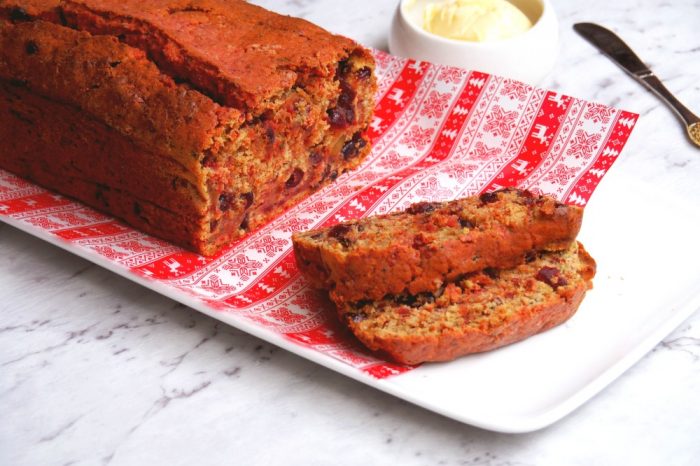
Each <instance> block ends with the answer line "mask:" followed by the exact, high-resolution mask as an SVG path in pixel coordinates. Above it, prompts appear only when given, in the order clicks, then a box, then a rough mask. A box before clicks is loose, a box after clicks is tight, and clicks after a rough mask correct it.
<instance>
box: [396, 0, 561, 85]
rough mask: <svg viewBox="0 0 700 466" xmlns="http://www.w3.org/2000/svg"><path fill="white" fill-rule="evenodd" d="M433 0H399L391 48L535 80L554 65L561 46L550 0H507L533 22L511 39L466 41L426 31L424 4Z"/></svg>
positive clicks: (403, 54) (440, 61) (412, 55)
mask: <svg viewBox="0 0 700 466" xmlns="http://www.w3.org/2000/svg"><path fill="white" fill-rule="evenodd" d="M434 1H436V0H401V1H400V2H399V5H398V7H397V8H396V13H395V14H394V19H393V21H392V24H391V31H390V33H389V51H390V52H391V53H392V54H394V55H398V56H400V57H409V58H415V59H416V60H423V61H430V62H432V63H438V64H443V65H453V66H459V67H461V68H466V69H470V70H477V71H483V72H486V73H490V74H497V75H500V76H504V77H508V78H514V79H517V80H520V81H524V82H526V83H528V84H533V85H537V84H539V83H540V81H542V79H543V78H544V77H545V76H547V74H548V73H549V72H550V71H551V70H552V68H553V66H554V62H555V61H556V57H557V52H558V48H559V25H558V22H557V18H556V15H555V14H554V10H553V9H552V5H551V4H550V1H549V0H509V1H510V2H511V3H512V4H514V5H515V6H517V7H518V8H519V9H520V10H521V11H522V12H523V13H525V15H526V16H527V17H528V18H530V20H531V21H532V23H533V26H532V28H530V29H529V30H528V31H526V32H524V33H522V34H519V35H517V36H515V37H512V38H510V39H504V40H499V41H491V42H467V41H461V40H455V39H446V38H444V37H440V36H438V35H435V34H432V33H429V32H427V31H425V30H424V29H423V28H422V27H421V24H422V22H423V7H424V5H425V4H426V3H430V2H434Z"/></svg>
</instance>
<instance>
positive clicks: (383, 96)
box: [0, 52, 637, 378]
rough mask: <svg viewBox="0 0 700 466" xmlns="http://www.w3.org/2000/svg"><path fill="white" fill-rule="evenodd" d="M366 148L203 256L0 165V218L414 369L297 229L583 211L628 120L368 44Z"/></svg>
mask: <svg viewBox="0 0 700 466" xmlns="http://www.w3.org/2000/svg"><path fill="white" fill-rule="evenodd" d="M375 56H376V58H377V65H378V66H377V75H378V78H379V89H378V96H377V97H378V105H377V109H376V112H375V116H374V118H373V120H372V124H371V127H370V130H369V135H370V137H371V139H372V141H373V150H372V153H371V154H370V156H369V158H368V159H367V161H366V162H365V163H364V164H363V165H362V166H361V167H360V168H359V169H357V170H355V171H353V172H352V173H347V174H345V175H343V176H341V177H339V178H338V179H337V180H336V182H335V183H333V184H332V185H331V186H328V187H326V188H325V189H323V190H322V191H320V192H319V193H317V194H315V195H314V196H312V197H310V198H309V199H307V200H306V201H304V202H302V203H301V204H300V205H298V206H296V207H294V208H292V209H290V210H289V211H288V212H286V213H285V214H284V215H282V216H281V217H279V218H278V219H276V220H274V221H273V222H271V223H270V224H268V225H266V226H264V227H263V228H261V229H259V230H258V231H256V232H254V233H252V234H250V235H248V236H247V237H245V238H243V239H242V240H240V241H238V242H237V243H236V244H233V245H231V247H229V248H228V249H227V250H226V251H224V252H222V253H221V254H220V255H218V256H216V257H213V258H204V257H201V256H198V255H196V254H193V253H190V252H187V251H183V250H182V249H180V248H178V247H175V246H172V245H170V244H168V243H165V242H163V241H161V240H158V239H155V238H152V237H149V236H147V235H145V234H143V233H140V232H138V231H135V230H133V229H132V228H130V227H128V226H125V225H124V224H122V223H121V222H119V221H117V220H114V219H112V218H110V217H108V216H105V215H103V214H101V213H98V212H95V211H94V210H92V209H90V208H88V207H85V206H83V205H82V204H79V203H77V202H74V201H72V200H69V199H66V198H64V197H62V196H60V195H57V194H54V193H52V192H49V191H46V190H44V189H42V188H40V187H37V186H35V185H33V184H31V183H28V182H26V181H24V180H22V179H20V178H18V177H16V176H14V175H12V174H10V173H8V172H5V171H2V170H0V218H3V217H8V218H11V219H12V220H13V221H14V222H21V223H22V224H23V227H24V229H25V230H29V231H30V232H36V233H42V234H46V233H48V234H50V235H53V236H55V237H56V238H61V239H62V240H65V241H67V242H68V243H69V244H70V248H78V249H79V250H81V252H82V253H83V255H87V256H88V257H91V256H92V257H95V256H99V257H101V258H103V259H107V260H108V261H110V262H111V263H112V264H114V265H116V266H118V267H120V268H121V269H123V270H124V271H125V273H128V274H136V275H138V276H140V277H142V278H148V279H149V282H151V281H155V282H159V283H160V284H162V285H165V286H167V287H169V288H170V289H171V291H173V292H174V293H175V295H181V296H187V297H188V298H192V297H194V298H195V299H198V300H200V301H201V302H202V303H204V304H206V306H208V307H209V308H211V309H214V310H216V311H217V312H221V313H235V314H236V315H238V316H241V317H244V318H246V319H248V320H249V321H251V322H252V323H254V324H255V325H258V326H260V327H262V328H265V329H267V330H271V331H274V332H275V333H277V334H279V335H281V336H283V337H284V338H286V339H288V340H289V341H292V342H295V343H296V344H298V345H302V346H304V347H307V348H311V349H313V350H316V351H318V352H321V353H323V354H324V355H326V356H329V357H332V358H334V359H337V360H340V361H343V362H345V363H347V364H348V365H350V366H352V367H355V368H356V369H358V370H360V371H363V372H366V373H368V374H370V375H372V376H374V377H377V378H382V377H386V376H389V375H393V374H397V373H401V372H405V371H407V370H410V369H411V367H407V366H400V365H396V364H392V363H388V362H386V361H383V360H381V359H377V358H376V357H374V356H372V355H371V354H369V353H368V352H367V351H365V350H364V349H363V348H361V347H360V345H359V344H358V343H357V342H356V341H355V340H353V339H352V337H350V336H349V335H348V334H347V333H346V332H345V331H344V330H343V329H342V328H340V327H339V325H338V323H337V321H336V319H335V315H334V311H333V309H332V305H331V304H330V303H329V302H328V301H326V300H325V298H324V297H323V296H322V294H320V293H319V292H317V291H315V290H313V289H310V288H309V287H308V286H307V285H306V283H305V282H304V280H303V278H302V277H301V276H300V275H299V272H298V270H297V268H296V264H295V262H294V257H293V253H292V251H291V241H290V237H291V234H292V233H293V232H294V231H300V230H306V229H310V228H314V227H318V226H322V225H331V224H334V223H337V222H339V221H342V220H345V219H349V218H356V217H362V216H367V215H372V214H380V213H386V212H390V211H394V210H397V209H403V208H405V207H406V206H408V205H409V204H411V203H414V202H417V201H424V200H430V201H432V200H446V199H453V198H457V197H462V196H467V195H472V194H476V193H479V192H481V191H483V190H492V189H497V188H500V187H504V186H520V187H524V188H528V189H530V190H533V191H535V192H540V193H548V194H551V195H554V196H555V197H557V198H558V199H560V200H561V201H563V202H567V203H571V204H576V205H585V204H586V202H587V201H588V199H589V198H590V196H591V194H592V193H593V190H594V189H595V187H596V186H597V184H598V182H599V181H600V179H601V178H602V177H603V175H604V174H605V173H606V172H607V170H608V169H609V168H610V166H611V165H612V163H613V162H614V161H615V159H616V157H617V156H618V154H619V153H620V151H621V150H622V148H623V146H624V145H625V143H626V141H627V138H628V137H629V135H630V133H631V131H632V128H633V127H634V125H635V123H636V121H637V115H635V114H632V113H629V112H625V111H621V110H617V109H614V108H610V107H607V106H604V105H601V104H596V103H590V102H586V101H583V100H580V99H576V98H573V97H569V96H565V95H561V94H558V93H556V92H552V91H547V90H543V89H538V88H533V87H531V86H528V85H526V84H523V83H520V82H518V81H514V80H511V79H506V78H501V77H496V76H490V75H487V74H484V73H479V72H468V71H465V70H461V69H458V68H451V67H443V66H435V65H431V64H428V63H422V62H415V61H410V60H409V61H407V60H404V59H399V58H396V57H392V56H390V55H388V54H385V53H383V52H375Z"/></svg>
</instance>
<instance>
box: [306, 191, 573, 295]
mask: <svg viewBox="0 0 700 466" xmlns="http://www.w3.org/2000/svg"><path fill="white" fill-rule="evenodd" d="M582 212H583V210H582V209H581V208H579V207H576V206H570V205H564V204H561V203H559V202H557V201H556V200H554V199H553V198H550V197H545V196H535V195H534V194H532V193H530V192H528V191H523V190H519V189H515V188H508V189H504V190H500V191H496V192H490V193H485V194H482V195H480V196H473V197H469V198H464V199H459V200H455V201H449V202H442V203H425V202H424V203H418V204H414V205H412V206H411V207H409V208H408V209H406V210H405V211H402V212H398V213H392V214H388V215H379V216H374V217H368V218H363V219H359V220H353V221H347V222H344V223H341V224H338V225H335V226H332V227H328V228H324V229H319V230H311V231H306V232H302V233H298V234H295V235H294V236H293V238H292V239H293V244H294V251H295V254H296V259H297V263H298V265H299V268H300V269H301V271H302V272H303V273H304V275H305V276H306V277H307V279H308V280H309V281H310V282H311V283H312V284H313V285H314V286H315V287H317V288H323V289H327V290H329V292H330V296H331V298H332V299H333V301H334V302H336V303H338V304H342V303H345V302H349V303H352V302H355V301H359V300H372V301H374V300H379V299H382V298H383V297H384V296H386V295H402V294H409V295H415V294H417V293H422V292H430V293H433V292H436V291H437V290H438V289H440V288H442V287H443V286H444V284H445V283H446V282H450V281H454V280H456V279H457V278H458V277H460V276H462V275H463V274H466V273H470V272H474V271H478V270H482V269H484V268H487V267H491V268H506V267H512V266H515V265H516V264H518V263H521V262H523V260H524V259H525V258H526V257H528V255H530V254H532V252H533V251H538V250H561V249H565V248H567V247H568V246H569V245H570V244H571V242H572V241H573V240H574V239H575V238H576V235H577V234H578V231H579V229H580V227H581V220H582Z"/></svg>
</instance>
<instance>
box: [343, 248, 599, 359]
mask: <svg viewBox="0 0 700 466" xmlns="http://www.w3.org/2000/svg"><path fill="white" fill-rule="evenodd" d="M594 275H595V262H594V261H593V259H592V258H591V257H590V256H589V255H588V253H587V252H586V251H585V250H584V249H583V246H581V244H579V243H577V242H574V243H572V245H571V246H570V247H569V248H568V249H566V250H563V251H557V252H541V253H538V254H536V255H533V256H531V257H529V258H528V259H527V260H526V261H524V262H522V263H521V264H519V265H517V266H515V267H513V268H510V269H494V268H487V269H484V270H481V271H478V272H473V273H469V274H466V275H464V276H462V277H459V278H458V279H457V280H455V281H454V282H449V283H446V284H444V285H442V286H441V287H440V288H439V289H438V290H437V291H436V292H434V293H420V294H416V295H396V296H390V297H386V298H384V299H380V300H377V301H367V300H365V301H359V302H355V303H343V304H341V305H339V307H338V313H339V315H340V319H341V320H342V321H343V322H345V323H346V324H347V326H348V328H349V329H350V330H351V331H352V332H353V333H354V334H355V336H357V338H358V339H359V340H360V341H361V342H362V343H364V344H365V345H366V346H367V347H368V348H370V349H372V350H375V351H379V352H381V353H383V354H384V355H386V356H388V357H390V358H391V359H393V360H395V361H398V362H401V363H404V364H417V363H421V362H426V361H447V360H451V359H454V358H456V357H459V356H463V355H466V354H470V353H477V352H482V351H487V350H491V349H494V348H498V347H501V346H504V345H507V344H510V343H513V342H516V341H519V340H522V339H524V338H527V337H529V336H531V335H534V334H536V333H539V332H542V331H544V330H547V329H549V328H552V327H554V326H556V325H559V324H561V323H562V322H564V321H566V320H567V319H568V318H569V317H571V316H572V315H573V314H574V312H576V310H577V308H578V306H579V304H580V302H581V300H582V299H583V297H584V294H585V293H586V291H587V290H588V289H589V288H591V279H592V278H593V276H594Z"/></svg>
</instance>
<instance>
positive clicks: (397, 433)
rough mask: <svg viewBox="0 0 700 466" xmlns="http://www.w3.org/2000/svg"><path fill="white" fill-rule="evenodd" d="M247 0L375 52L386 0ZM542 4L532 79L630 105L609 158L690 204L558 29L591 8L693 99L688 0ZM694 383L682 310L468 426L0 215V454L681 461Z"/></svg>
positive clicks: (663, 129)
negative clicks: (625, 127) (624, 355)
mask: <svg viewBox="0 0 700 466" xmlns="http://www.w3.org/2000/svg"><path fill="white" fill-rule="evenodd" d="M259 3H261V4H263V5H264V6H266V7H268V8H271V9H274V10H277V11H280V12H284V13H288V14H293V15H296V16H303V17H305V18H307V19H309V20H311V21H314V22H316V23H319V24H321V25H323V26H325V27H326V28H328V29H330V30H332V31H335V32H338V33H342V34H345V35H348V36H351V37H353V38H355V39H357V40H359V41H361V42H363V43H365V44H367V45H371V46H374V47H378V48H385V47H386V40H387V39H386V35H387V31H388V25H389V21H390V17H391V14H392V10H393V8H394V5H395V3H396V2H395V1H394V0H385V1H378V0H342V1H339V0H336V1H330V0H325V1H322V0H288V1H286V2H282V1H274V0H267V1H262V2H259ZM554 4H555V9H556V11H557V13H558V16H559V20H560V23H561V24H560V27H561V50H560V56H559V60H558V63H557V66H556V69H555V70H554V72H553V73H552V75H551V77H550V78H548V79H547V81H545V82H544V83H543V85H544V86H546V87H550V88H554V89H557V90H559V91H561V92H565V93H567V94H570V95H575V96H578V97H582V98H586V99H590V100H597V101H600V102H603V103H606V104H612V105H616V106H619V107H622V108H625V109H627V110H631V111H635V112H638V113H640V114H641V115H642V118H641V119H640V122H639V123H638V126H637V129H636V130H635V133H634V134H633V137H632V139H631V140H630V142H629V144H628V145H627V148H626V149H625V151H624V152H623V154H622V155H621V156H620V159H619V160H618V162H617V164H616V166H615V167H614V170H618V171H623V170H624V171H627V172H629V173H632V174H634V175H635V176H636V177H637V178H638V179H640V180H644V181H645V182H648V183H649V189H650V190H670V191H673V192H676V193H682V194H683V195H684V196H685V197H686V198H687V199H689V200H690V201H691V202H692V203H693V205H696V206H699V207H698V209H700V182H698V180H700V149H695V148H692V147H691V146H690V144H689V143H688V142H687V141H686V140H685V137H684V134H683V132H682V129H681V127H680V126H679V125H678V123H677V122H676V120H675V119H674V117H673V116H672V115H671V113H670V112H669V111H668V110H667V109H666V108H664V107H662V106H661V105H660V104H659V103H658V102H657V101H656V100H655V99H654V98H653V97H652V96H651V95H650V94H649V93H647V92H646V91H644V90H643V89H642V88H641V87H639V86H638V85H637V84H636V83H634V82H632V81H631V80H630V79H629V78H627V77H626V76H625V75H623V73H622V72H621V71H620V70H618V69H617V68H616V67H615V66H614V65H612V64H611V63H610V62H609V61H607V60H606V59H605V58H603V57H602V56H601V55H600V54H599V53H598V52H596V51H595V50H593V48H592V47H591V46H590V45H588V44H587V43H585V42H584V41H583V40H582V39H580V38H579V37H578V36H576V35H575V33H574V32H573V31H572V30H571V25H572V24H573V23H575V22H578V21H594V22H599V23H601V24H605V25H607V26H609V27H611V28H612V29H614V30H616V31H618V32H619V33H621V34H622V35H623V36H624V38H625V39H626V40H627V42H628V43H629V44H630V45H632V46H633V47H634V48H635V49H636V50H637V51H638V53H639V54H640V55H641V56H642V58H643V59H645V60H646V61H647V63H649V64H650V65H652V67H653V68H654V69H655V71H656V72H657V74H658V75H659V76H660V77H661V78H662V79H663V80H664V81H665V83H666V84H667V85H668V87H669V88H670V89H671V90H672V91H673V92H675V93H676V95H677V96H678V97H679V98H680V99H681V100H682V101H684V102H686V104H687V105H688V106H689V107H691V108H694V109H695V110H696V111H697V112H700V79H699V78H700V35H699V34H698V31H697V27H698V19H700V2H697V1H687V0H686V1H677V0H674V1H673V2H669V1H664V0H658V1H644V2H640V1H637V0H619V1H617V2H609V1H605V0H592V1H587V2H570V1H565V0H558V1H555V2H554ZM640 5H643V6H640ZM623 214H624V213H622V212H621V215H623ZM653 221H654V219H653V218H649V222H653ZM699 227H700V226H699ZM672 229H673V225H669V231H672ZM663 241H666V239H664V238H660V241H659V244H660V245H662V244H663ZM689 247H695V248H697V247H698V245H697V244H694V245H689ZM644 253H654V251H653V249H652V248H651V247H650V250H649V251H644ZM699 268H700V267H699ZM650 273H658V274H659V284H660V285H659V286H661V287H662V286H663V282H664V280H673V270H665V271H650ZM698 279H699V280H700V272H698ZM592 343H594V342H592ZM698 393H700V313H695V315H694V316H692V317H691V318H689V319H688V320H687V321H686V322H684V323H683V324H682V325H681V326H680V327H679V328H678V329H677V330H676V331H674V332H673V333H672V334H671V335H669V336H668V337H667V338H665V339H664V340H663V342H661V343H660V344H659V345H658V346H657V347H656V348H655V349H654V350H653V351H652V352H651V353H649V354H648V355H647V356H646V357H644V358H643V359H642V360H641V361H640V362H639V363H637V364H636V365H635V366H634V367H633V368H632V369H631V370H629V371H628V372H626V373H625V374H624V375H623V376H622V377H620V378H619V379H618V380H617V381H615V382H614V383H613V384H612V385H610V386H608V387H607V388H606V389H605V390H604V391H603V392H601V393H600V394H599V395H597V396H596V397H594V398H593V399H592V400H591V401H589V402H588V403H586V404H585V405H584V406H583V407H581V408H580V409H578V410H577V411H575V412H574V413H573V414H571V415H569V416H567V417H566V418H565V419H563V420H561V421H559V422H558V423H556V424H554V425H552V426H550V427H548V428H545V429H543V430H540V431H537V432H533V433H529V434H520V435H506V434H497V433H492V432H487V431H483V430H479V429H476V428H473V427H469V426H466V425H463V424H460V423H458V422H455V421H452V420H449V419H446V418H444V417H441V416H439V415H437V414H434V413H431V412H429V411H426V410H424V409H421V408H418V407H415V406H413V405H410V404H408V403H406V402H404V401H401V400H398V399H396V398H393V397H391V396H389V395H386V394H383V393H381V392H378V391H376V390H374V389H371V388H368V387H366V386H364V385H362V384H359V383H357V382H354V381H352V380H350V379H347V378H345V377H343V376H341V375H338V374H336V373H334V372H331V371H329V370H327V369H325V368H322V367H320V366H317V365H315V364H313V363H311V362H308V361H306V360H303V359H301V358H299V357H297V356H294V355H291V354H289V353H286V352H285V351H282V350H278V349H276V348H274V347H272V346H270V345H269V344H266V343H264V342H262V341H260V340H257V339H256V338H253V337H251V336H248V335H246V334H244V333H242V332H240V331H237V330H235V329H232V328H230V327H227V326H225V325H223V324H221V323H218V322H217V321H215V320H213V319H210V318H208V317H205V316H203V315H200V314H199V313H197V312H195V311H193V310H191V309H188V308H186V307H184V306H182V305H179V304H177V303H175V302H173V301H171V300H169V299H166V298H164V297H161V296H159V295H158V294H156V293H154V292H151V291H148V290H146V289H144V288H141V287H139V286H137V285H135V284H133V283H131V282H129V281H127V280H125V279H123V278H120V277H118V276H116V275H114V274H112V273H110V272H107V271H105V270H103V269H100V268H99V267H97V266H95V265H92V264H91V263H89V262H86V261H84V260H82V259H80V258H77V257H75V256H72V255H71V254H68V253H66V252H63V251H62V250H60V249H58V248H56V247H53V246H50V245H48V244H45V243H43V242H42V241H40V240H38V239H35V238H33V237H30V236H28V235H26V234H24V233H21V232H19V231H17V230H15V229H13V228H11V227H9V226H7V225H4V224H0V464H3V465H35V464H36V465H49V464H50V465H54V464H55V465H68V464H71V465H88V464H90V465H91V464H111V465H141V464H164V465H185V464H187V465H189V464H241V465H248V464H292V465H297V464H298V465H314V464H319V465H325V464H388V463H400V464H404V465H453V464H454V465H456V464H475V465H562V464H574V465H576V464H580V465H590V464H616V465H617V464H635V465H641V464H644V465H647V464H648V465H656V464H669V465H671V464H673V465H691V464H698V461H699V460H700V442H699V441H698V439H700V403H698V401H699V400H698Z"/></svg>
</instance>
